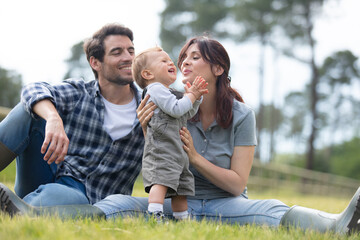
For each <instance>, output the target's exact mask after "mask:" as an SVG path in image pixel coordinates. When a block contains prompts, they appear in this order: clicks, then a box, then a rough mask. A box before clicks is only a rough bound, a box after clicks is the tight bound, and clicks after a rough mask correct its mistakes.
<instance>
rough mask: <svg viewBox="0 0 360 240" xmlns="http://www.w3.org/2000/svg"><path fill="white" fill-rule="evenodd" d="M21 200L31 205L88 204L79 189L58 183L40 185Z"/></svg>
mask: <svg viewBox="0 0 360 240" xmlns="http://www.w3.org/2000/svg"><path fill="white" fill-rule="evenodd" d="M23 200H24V201H25V202H26V203H28V204H30V205H32V206H55V205H73V204H89V200H88V198H87V197H86V196H85V194H84V193H82V192H81V191H80V190H78V189H75V188H72V187H69V186H65V185H63V184H58V183H48V184H45V185H40V186H39V187H38V188H37V189H36V190H35V191H34V192H31V193H29V194H28V195H26V196H25V197H24V199H23Z"/></svg>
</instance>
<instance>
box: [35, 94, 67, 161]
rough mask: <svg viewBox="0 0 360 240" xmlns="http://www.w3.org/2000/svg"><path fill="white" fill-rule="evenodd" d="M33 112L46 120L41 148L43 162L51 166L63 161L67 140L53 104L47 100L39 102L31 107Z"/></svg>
mask: <svg viewBox="0 0 360 240" xmlns="http://www.w3.org/2000/svg"><path fill="white" fill-rule="evenodd" d="M33 111H34V112H35V113H36V114H37V115H39V116H40V117H42V118H43V119H45V120H46V126H45V140H44V143H43V145H42V146H41V153H42V154H45V156H44V160H45V161H47V162H48V164H51V163H53V162H55V163H56V164H59V163H60V162H62V161H64V159H65V156H66V154H67V151H68V147H69V139H68V137H67V135H66V133H65V130H64V125H63V121H62V119H61V117H60V116H59V114H58V112H57V110H56V108H55V106H54V104H52V102H51V101H50V100H48V99H44V100H41V101H40V102H38V103H36V104H35V105H34V107H33Z"/></svg>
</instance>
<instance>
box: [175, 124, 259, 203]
mask: <svg viewBox="0 0 360 240" xmlns="http://www.w3.org/2000/svg"><path fill="white" fill-rule="evenodd" d="M180 135H181V140H182V141H183V143H184V150H185V151H186V153H187V154H188V156H189V160H190V163H191V165H192V166H193V167H195V168H196V170H197V171H198V172H199V173H201V174H202V175H203V176H204V177H206V178H207V179H208V180H209V181H210V182H212V183H213V184H214V185H216V186H218V187H219V188H221V189H223V190H225V191H227V192H229V193H231V194H233V195H234V196H239V195H240V194H241V193H242V192H243V191H244V189H245V187H246V185H247V181H248V178H249V175H250V171H251V166H252V163H253V158H254V152H255V146H236V147H235V148H234V153H233V155H232V157H231V166H230V169H225V168H222V167H218V166H216V165H214V164H213V163H211V162H209V161H208V160H207V159H205V158H204V157H203V156H201V155H200V154H199V153H198V152H196V150H195V148H194V144H193V140H192V137H191V135H190V132H189V130H187V129H186V128H182V130H181V131H180Z"/></svg>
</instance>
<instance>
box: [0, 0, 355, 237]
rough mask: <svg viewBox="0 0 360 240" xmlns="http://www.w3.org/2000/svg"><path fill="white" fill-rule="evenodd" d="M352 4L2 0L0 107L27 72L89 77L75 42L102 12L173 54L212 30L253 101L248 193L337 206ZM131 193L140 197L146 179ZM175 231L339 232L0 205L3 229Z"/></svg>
mask: <svg viewBox="0 0 360 240" xmlns="http://www.w3.org/2000/svg"><path fill="white" fill-rule="evenodd" d="M291 2H292V3H293V4H294V5H292V6H290V5H287V4H289V3H291ZM269 3H270V4H269ZM306 3H308V4H310V5H309V8H307V5H306ZM359 9H360V1H357V0H326V1H325V0H293V1H290V0H251V1H250V0H249V1H245V0H225V1H215V0H192V1H191V0H184V1H178V0H151V1H148V0H133V1H123V0H103V1H98V0H76V1H70V0H63V1H46V0H32V1H27V0H12V1H2V2H1V3H0V32H1V38H0V106H2V107H6V108H0V115H1V112H5V113H6V112H7V111H8V110H9V109H11V107H13V106H14V105H15V104H16V103H17V102H18V101H19V92H20V89H21V87H22V86H23V85H24V84H27V83H29V82H34V81H47V82H50V83H57V82H60V81H61V80H62V79H64V78H65V77H69V76H82V77H84V78H85V79H92V78H93V75H92V73H91V71H90V69H89V67H88V64H87V62H86V60H85V59H84V55H83V54H82V49H81V42H82V41H83V40H84V39H85V38H87V37H89V36H91V34H92V33H93V32H94V31H96V30H97V29H99V28H100V27H102V26H103V25H104V24H106V23H112V22H120V23H123V24H124V25H126V26H128V27H130V28H131V29H132V30H133V31H134V36H135V40H134V44H135V47H136V51H137V52H140V51H142V50H144V49H146V48H148V47H153V46H154V45H160V46H162V47H163V48H164V49H165V50H166V51H168V52H170V53H171V56H172V58H173V60H174V61H176V57H177V54H178V52H179V47H181V46H182V44H183V43H184V42H185V40H186V39H188V38H190V37H192V36H195V35H198V34H201V33H203V32H209V33H210V35H211V36H213V37H214V38H216V39H218V40H219V41H220V42H222V43H223V44H224V46H225V47H226V48H227V50H228V52H229V55H230V58H231V61H232V66H231V71H230V75H231V77H232V86H233V87H234V88H236V89H237V90H239V91H240V93H241V94H242V95H243V97H244V99H245V101H246V103H247V104H249V105H250V106H251V107H252V108H254V109H255V111H256V112H257V122H258V139H259V147H258V151H257V153H256V159H255V162H254V167H253V169H252V172H251V176H250V179H249V197H250V198H261V199H263V198H278V199H280V200H282V201H284V202H285V203H286V204H288V205H290V206H291V205H294V204H296V205H302V206H306V207H312V208H317V209H320V210H324V211H329V212H334V213H337V212H340V211H341V210H342V209H344V207H345V206H346V205H347V203H348V201H349V200H350V199H349V198H350V197H351V196H352V194H353V193H354V192H355V191H356V189H357V187H358V186H359V184H358V183H359V180H360V148H359V146H360V129H359V127H360V125H359V121H360V118H359V117H360V104H359V103H360V102H359V101H360V74H359V72H360V69H359V68H360V66H359V61H358V57H359V56H360V48H359V46H358V44H359V42H360V32H359V31H358V25H359V22H360V15H359V14H358V12H359ZM179 80H181V76H180V75H179ZM179 82H180V81H179ZM175 87H178V88H181V85H180V84H179V83H177V84H176V85H175ZM306 168H307V169H306ZM314 170H315V171H314ZM14 179H15V163H12V164H11V165H10V166H9V167H8V168H7V169H6V170H5V171H3V172H1V173H0V182H4V183H5V184H7V185H9V186H10V187H13V184H14ZM279 187H281V188H279ZM314 194H315V195H314ZM134 195H135V196H146V195H145V193H144V191H143V188H142V183H141V178H139V181H137V183H136V186H135V189H134ZM50 221H51V224H49V222H50ZM14 223H15V224H14ZM44 226H46V227H45V228H44ZM182 232H187V233H188V234H187V235H183V234H182ZM179 236H181V238H182V239H222V238H226V239H235V238H236V239H238V238H239V236H242V237H244V238H245V239H247V238H256V239H302V238H306V239H337V238H340V237H338V236H336V235H332V234H325V235H320V234H316V233H302V232H301V231H290V232H288V231H285V230H279V231H274V230H271V229H268V228H261V227H251V226H248V227H244V228H238V227H237V226H231V227H230V226H225V225H220V226H219V225H217V224H208V223H193V222H190V223H178V224H173V223H171V224H169V225H167V226H165V227H164V226H156V225H154V224H151V223H145V222H144V221H143V220H141V219H140V220H139V219H135V220H126V219H125V220H123V219H119V220H118V221H115V222H112V221H109V222H104V221H100V222H96V221H86V220H84V221H76V220H74V221H65V222H62V221H60V220H57V219H50V220H49V219H46V218H45V219H32V218H15V219H10V218H9V217H7V216H2V215H1V216H0V239H50V238H51V239H65V238H66V239H89V238H105V237H106V238H107V239H119V238H121V239H133V238H135V237H137V238H145V237H146V238H147V239H154V238H156V239H159V238H166V239H176V238H179ZM343 238H344V239H347V238H349V239H356V236H355V237H346V236H345V237H342V239H343Z"/></svg>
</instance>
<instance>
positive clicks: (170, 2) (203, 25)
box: [160, 0, 228, 59]
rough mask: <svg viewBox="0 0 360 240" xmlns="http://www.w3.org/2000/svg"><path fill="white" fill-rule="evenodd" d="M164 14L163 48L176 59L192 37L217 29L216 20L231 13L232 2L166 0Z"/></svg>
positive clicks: (162, 23) (161, 32) (162, 27)
mask: <svg viewBox="0 0 360 240" xmlns="http://www.w3.org/2000/svg"><path fill="white" fill-rule="evenodd" d="M165 3H166V7H165V9H164V11H163V12H162V13H161V14H160V16H161V31H160V40H161V46H162V48H163V49H164V50H165V51H167V52H168V53H169V55H170V56H171V58H173V59H176V58H177V55H178V54H179V51H180V48H181V46H182V45H183V44H184V43H185V41H186V40H187V39H188V38H189V37H194V36H197V35H201V34H203V33H204V32H211V33H212V34H216V33H220V32H222V31H220V32H219V31H217V29H216V24H217V23H218V22H219V21H221V20H222V19H224V18H225V17H226V15H227V13H228V6H227V5H226V4H224V2H223V1H217V0H184V1H178V0H166V1H165Z"/></svg>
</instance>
